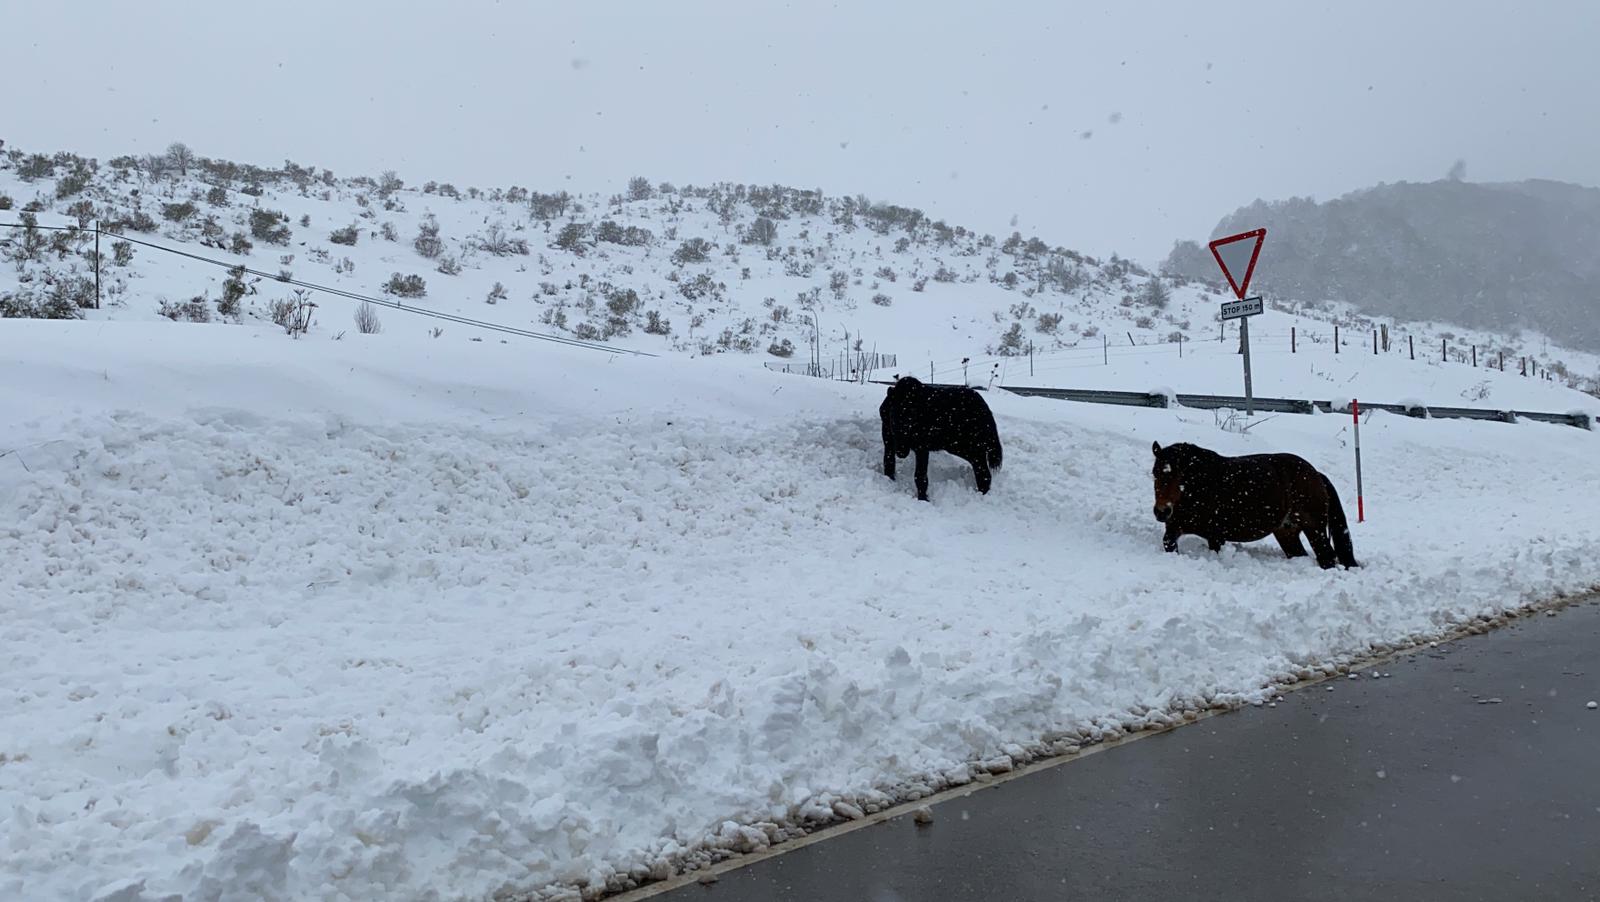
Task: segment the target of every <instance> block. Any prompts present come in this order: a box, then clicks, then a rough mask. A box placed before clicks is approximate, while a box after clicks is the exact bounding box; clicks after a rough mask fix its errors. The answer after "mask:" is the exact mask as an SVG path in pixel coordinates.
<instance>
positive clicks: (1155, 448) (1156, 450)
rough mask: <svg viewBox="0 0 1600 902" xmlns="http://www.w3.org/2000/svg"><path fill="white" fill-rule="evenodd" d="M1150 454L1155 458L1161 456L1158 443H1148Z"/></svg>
mask: <svg viewBox="0 0 1600 902" xmlns="http://www.w3.org/2000/svg"><path fill="white" fill-rule="evenodd" d="M1150 453H1151V454H1154V455H1155V456H1157V457H1160V456H1161V443H1160V442H1151V443H1150Z"/></svg>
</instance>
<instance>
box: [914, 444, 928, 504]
mask: <svg viewBox="0 0 1600 902" xmlns="http://www.w3.org/2000/svg"><path fill="white" fill-rule="evenodd" d="M916 481H917V500H918V501H927V500H928V449H927V448H918V449H917V477H916Z"/></svg>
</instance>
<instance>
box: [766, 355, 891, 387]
mask: <svg viewBox="0 0 1600 902" xmlns="http://www.w3.org/2000/svg"><path fill="white" fill-rule="evenodd" d="M898 360H899V358H897V357H896V356H895V355H893V354H880V353H878V352H877V351H849V352H844V353H840V354H835V355H833V356H832V357H825V358H820V359H817V360H811V361H806V362H803V363H802V362H791V361H786V360H785V361H774V360H768V361H764V362H763V363H762V366H764V367H766V368H767V369H769V370H772V371H773V372H775V373H792V374H794V375H799V376H815V377H817V378H821V379H833V380H835V381H840V382H865V381H867V379H868V378H870V377H871V375H872V374H873V373H874V372H876V371H877V370H882V369H890V368H892V367H894V366H896V365H897V363H898Z"/></svg>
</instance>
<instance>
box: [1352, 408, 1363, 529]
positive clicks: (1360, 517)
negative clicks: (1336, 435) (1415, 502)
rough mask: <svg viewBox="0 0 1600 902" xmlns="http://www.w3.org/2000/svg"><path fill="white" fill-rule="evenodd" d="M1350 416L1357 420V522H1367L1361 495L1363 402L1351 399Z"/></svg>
mask: <svg viewBox="0 0 1600 902" xmlns="http://www.w3.org/2000/svg"><path fill="white" fill-rule="evenodd" d="M1350 417H1351V419H1352V420H1354V421H1355V434H1356V522H1357V523H1365V522H1367V503H1366V500H1365V499H1364V498H1363V497H1362V495H1361V402H1360V401H1357V400H1356V399H1354V398H1351V399H1350Z"/></svg>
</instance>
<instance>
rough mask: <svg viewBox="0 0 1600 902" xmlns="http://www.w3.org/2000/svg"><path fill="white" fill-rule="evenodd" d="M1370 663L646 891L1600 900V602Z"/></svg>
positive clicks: (712, 898) (890, 897)
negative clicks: (924, 812)
mask: <svg viewBox="0 0 1600 902" xmlns="http://www.w3.org/2000/svg"><path fill="white" fill-rule="evenodd" d="M1377 669H1378V670H1379V672H1386V673H1388V674H1391V676H1389V677H1387V678H1379V679H1373V678H1372V677H1371V675H1370V674H1371V670H1370V669H1369V670H1367V671H1365V672H1363V674H1362V675H1361V677H1360V678H1359V679H1356V680H1348V679H1339V680H1337V681H1334V682H1332V683H1329V684H1322V685H1316V686H1312V687H1308V688H1306V689H1302V690H1300V691H1296V692H1291V693H1288V694H1287V695H1286V696H1285V698H1284V700H1283V701H1282V702H1279V703H1278V704H1277V706H1276V707H1275V708H1268V707H1260V708H1246V709H1244V710H1242V711H1238V712H1235V713H1231V714H1225V715H1221V716H1218V717H1213V718H1209V719H1207V720H1204V721H1201V722H1199V723H1197V724H1194V725H1191V726H1188V727H1184V728H1181V729H1178V730H1175V731H1171V732H1167V733H1163V734H1160V735H1156V736H1151V737H1149V738H1146V739H1141V740H1139V741H1137V742H1131V743H1127V744H1125V745H1122V746H1120V747H1117V748H1112V749H1108V750H1106V751H1105V752H1103V753H1100V754H1094V755H1088V756H1085V757H1083V758H1082V759H1080V760H1076V761H1073V762H1071V763H1068V764H1065V765H1063V766H1059V767H1053V768H1049V769H1046V770H1042V771H1039V772H1037V773H1033V774H1028V775H1025V776H1022V777H1019V778H1017V779H1015V780H1011V781H1008V782H1005V783H1003V784H1001V785H998V786H994V787H992V788H988V789H984V790H981V791H979V792H976V793H974V794H972V795H970V796H967V797H964V798H958V799H952V800H949V801H946V802H943V803H940V804H938V805H935V806H934V808H933V815H934V821H933V823H932V824H930V825H927V826H916V825H914V824H913V823H912V819H911V817H909V816H906V817H900V818H897V819H894V820H891V821H888V822H886V823H882V824H877V825H874V826H870V827H865V828H862V829H859V830H856V831H854V832H850V833H847V834H844V835H842V836H839V837H836V838H832V839H827V840H824V841H821V842H818V843H816V844H813V845H809V846H805V847H803V848H797V849H796V850H795V851H793V852H790V853H787V854H783V855H779V856H776V857H773V858H769V859H766V860H763V861H759V862H756V863H754V864H752V865H750V866H748V867H743V868H738V869H736V870H732V871H729V872H727V873H724V874H722V875H721V877H720V879H719V880H718V881H717V882H716V883H714V884H711V885H709V886H701V885H690V886H686V887H683V888H681V889H678V890H674V891H673V892H671V893H668V894H666V895H665V896H663V897H661V898H663V899H665V900H667V902H686V900H702V899H703V900H706V902H768V900H772V902H777V900H783V902H789V900H867V902H912V900H917V902H920V900H940V902H963V900H985V902H987V900H995V899H1016V900H1033V899H1050V900H1056V899H1077V898H1090V899H1097V900H1103V899H1135V898H1137V899H1142V900H1145V899H1219V900H1223V899H1225V900H1273V902H1279V900H1320V899H1327V900H1340V902H1352V900H1366V899H1372V900H1378V899H1382V900H1394V899H1400V900H1405V902H1421V900H1434V899H1438V900H1469V899H1485V900H1524V899H1528V900H1532V899H1559V900H1589V899H1596V900H1600V710H1591V709H1588V708H1586V706H1585V705H1586V703H1587V702H1588V701H1590V700H1593V699H1600V605H1597V604H1596V603H1594V602H1592V601H1591V602H1586V603H1583V604H1580V605H1575V606H1572V607H1569V608H1567V609H1565V610H1562V611H1560V612H1559V613H1557V614H1556V615H1555V616H1547V615H1543V614H1541V615H1537V616H1533V617H1528V618H1522V619H1519V620H1516V621H1513V622H1512V624H1511V625H1509V626H1507V627H1505V628H1502V629H1499V630H1496V631H1494V632H1492V633H1489V634H1487V635H1482V636H1473V637H1469V638H1466V639H1462V640H1458V641H1456V642H1453V643H1449V644H1446V645H1441V646H1438V647H1436V648H1428V649H1423V650H1420V651H1417V652H1414V653H1411V654H1408V655H1406V656H1404V657H1402V658H1399V659H1396V660H1394V661H1390V662H1388V663H1386V664H1381V665H1378V668H1377ZM1329 687H1331V691H1330V688H1329Z"/></svg>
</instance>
